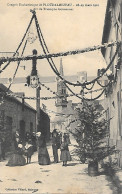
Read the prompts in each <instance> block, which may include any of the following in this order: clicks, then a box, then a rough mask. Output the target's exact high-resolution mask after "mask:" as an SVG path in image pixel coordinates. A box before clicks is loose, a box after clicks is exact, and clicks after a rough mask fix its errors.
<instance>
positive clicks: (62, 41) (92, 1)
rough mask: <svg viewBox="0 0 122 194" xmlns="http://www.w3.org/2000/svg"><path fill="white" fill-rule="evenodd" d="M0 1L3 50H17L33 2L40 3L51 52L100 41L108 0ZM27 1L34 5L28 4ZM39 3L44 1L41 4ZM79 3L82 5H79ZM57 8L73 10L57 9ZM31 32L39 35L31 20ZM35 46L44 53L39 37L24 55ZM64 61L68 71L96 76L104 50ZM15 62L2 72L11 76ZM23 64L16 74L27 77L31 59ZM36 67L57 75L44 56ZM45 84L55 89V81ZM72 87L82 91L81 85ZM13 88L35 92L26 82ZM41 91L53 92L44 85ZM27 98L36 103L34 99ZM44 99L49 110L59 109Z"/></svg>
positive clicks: (42, 73)
mask: <svg viewBox="0 0 122 194" xmlns="http://www.w3.org/2000/svg"><path fill="white" fill-rule="evenodd" d="M0 3H1V6H0V28H1V30H0V43H1V44H0V52H14V51H15V50H16V49H17V47H18V45H19V43H20V42H21V39H22V37H23V35H24V33H25V31H26V28H27V26H28V24H29V22H30V19H31V17H32V13H31V12H30V9H32V8H34V6H32V5H34V4H38V6H35V8H36V15H37V18H38V22H39V25H40V28H41V30H42V33H43V36H44V39H45V42H46V44H47V46H48V49H49V51H50V53H57V52H65V51H70V50H77V49H83V48H87V47H91V46H95V45H99V44H101V40H102V33H103V26H104V19H105V11H106V4H107V0H67V1H64V0H58V1H56V0H45V1H42V0H26V1H25V0H21V1H17V0H0ZM19 3H21V4H19ZM50 3H55V4H57V3H62V4H63V3H67V4H68V3H69V4H70V5H71V6H61V7H59V6H49V4H50ZM25 4H31V5H30V6H29V5H28V6H26V5H25ZM39 4H42V5H40V6H39ZM44 4H46V6H45V5H44ZM77 4H79V5H80V6H76V5H77ZM88 4H89V5H90V6H88ZM47 8H49V9H53V8H56V9H57V10H44V9H47ZM58 8H67V9H69V8H71V9H73V10H58ZM39 9H40V10H39ZM30 32H31V33H33V34H34V36H35V37H36V35H37V34H36V28H35V25H34V23H32V26H31V28H30ZM35 48H36V49H37V51H38V54H43V51H42V48H41V46H40V44H39V41H38V39H36V40H35V41H34V43H32V44H30V43H29V42H28V43H27V47H26V49H25V53H24V56H26V55H31V54H32V50H33V49H35ZM21 51H22V49H20V53H21ZM62 61H63V68H64V74H65V75H76V74H77V72H81V71H87V75H88V76H96V75H97V69H99V68H103V67H105V66H106V64H105V61H104V59H103V57H102V54H101V52H100V51H98V50H97V51H94V52H88V53H84V54H79V55H74V56H67V57H62ZM54 62H55V64H56V67H57V68H59V65H60V58H55V59H54ZM16 65H17V63H11V64H10V65H9V67H7V68H6V70H4V72H3V73H2V74H1V75H0V76H1V77H8V78H10V77H12V76H13V74H14V71H15V69H16ZM23 65H25V70H24V69H23V68H22V67H20V68H19V70H18V72H17V75H16V76H17V77H27V76H28V75H29V74H30V72H31V68H32V62H31V61H26V62H22V63H21V65H20V66H23ZM37 70H38V74H39V75H40V76H55V74H54V72H53V71H52V70H51V68H50V67H49V64H48V63H47V61H46V60H45V59H44V60H38V61H37ZM46 85H47V86H49V87H50V88H51V89H52V90H54V91H56V83H49V84H46ZM72 89H73V90H74V91H76V92H78V93H79V92H80V88H72ZM11 90H12V91H13V92H25V96H35V89H32V88H30V87H25V86H24V84H19V85H16V84H13V85H12V86H11ZM40 94H41V96H53V95H52V94H51V93H50V92H49V91H47V90H46V89H44V88H42V89H41V92H40ZM96 95H97V94H96ZM69 100H73V102H79V101H80V100H79V99H77V98H76V97H73V98H69ZM27 102H28V103H29V104H30V105H31V106H33V107H35V101H32V100H29V101H27ZM41 103H43V104H45V105H46V106H47V108H48V109H49V110H54V111H56V107H55V101H54V100H49V101H41Z"/></svg>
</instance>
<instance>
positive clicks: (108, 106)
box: [101, 0, 122, 167]
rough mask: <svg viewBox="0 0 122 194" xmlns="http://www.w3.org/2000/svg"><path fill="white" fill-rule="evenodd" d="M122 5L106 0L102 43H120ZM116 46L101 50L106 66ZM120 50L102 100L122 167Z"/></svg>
mask: <svg viewBox="0 0 122 194" xmlns="http://www.w3.org/2000/svg"><path fill="white" fill-rule="evenodd" d="M121 14H122V5H121V0H116V1H115V0H108V3H107V8H106V15H105V23H104V30H103V37H102V43H107V42H114V41H121V40H122V39H121V37H122V31H121V29H122V27H121V26H122V24H121V22H122V21H121V18H122V15H121ZM116 49H117V46H112V47H109V48H102V50H101V52H102V55H103V57H104V58H105V60H106V64H107V65H108V64H109V63H110V61H111V60H112V58H113V56H114V55H115V52H116ZM121 55H122V50H121V48H119V51H118V53H117V55H116V57H115V59H114V61H113V63H112V65H111V67H110V68H109V75H108V76H107V77H108V82H109V81H111V82H112V83H111V85H109V86H108V87H106V94H105V100H104V108H105V110H106V117H107V119H110V118H112V119H111V120H110V123H109V130H110V132H109V133H110V134H109V144H110V145H116V148H117V149H118V150H119V151H120V152H119V156H117V157H118V163H119V166H121V167H122V67H121V65H122V64H121V63H122V61H121V60H120V58H121Z"/></svg>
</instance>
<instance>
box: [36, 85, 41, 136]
mask: <svg viewBox="0 0 122 194" xmlns="http://www.w3.org/2000/svg"><path fill="white" fill-rule="evenodd" d="M38 131H40V87H37V88H36V132H38Z"/></svg>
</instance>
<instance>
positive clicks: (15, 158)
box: [6, 142, 26, 166]
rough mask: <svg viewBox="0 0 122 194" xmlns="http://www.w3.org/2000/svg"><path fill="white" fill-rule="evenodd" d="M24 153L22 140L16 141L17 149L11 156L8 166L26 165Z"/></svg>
mask: <svg viewBox="0 0 122 194" xmlns="http://www.w3.org/2000/svg"><path fill="white" fill-rule="evenodd" d="M23 154H24V152H23V145H22V144H21V142H19V143H18V144H17V142H16V149H15V151H14V153H13V154H12V155H11V157H10V158H9V161H8V163H7V164H6V166H24V165H25V164H26V160H25V158H24V156H23Z"/></svg>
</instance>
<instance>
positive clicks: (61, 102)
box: [56, 59, 67, 108]
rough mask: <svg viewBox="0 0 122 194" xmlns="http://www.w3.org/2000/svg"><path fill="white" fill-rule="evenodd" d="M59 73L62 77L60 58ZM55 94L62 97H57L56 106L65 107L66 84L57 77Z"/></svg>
mask: <svg viewBox="0 0 122 194" xmlns="http://www.w3.org/2000/svg"><path fill="white" fill-rule="evenodd" d="M59 73H60V75H61V76H62V77H63V76H64V71H63V64H62V59H61V60H60V69H59ZM57 94H58V95H59V96H61V97H62V98H57V102H56V106H57V107H61V108H63V107H66V106H67V97H66V95H67V92H66V86H65V84H64V81H63V80H61V79H60V78H59V77H58V78H57Z"/></svg>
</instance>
